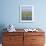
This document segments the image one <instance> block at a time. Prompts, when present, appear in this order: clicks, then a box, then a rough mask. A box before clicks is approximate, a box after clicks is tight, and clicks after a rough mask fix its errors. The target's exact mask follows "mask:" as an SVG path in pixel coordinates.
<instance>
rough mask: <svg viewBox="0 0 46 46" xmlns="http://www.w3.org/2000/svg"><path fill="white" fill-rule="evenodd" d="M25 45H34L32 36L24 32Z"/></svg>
mask: <svg viewBox="0 0 46 46" xmlns="http://www.w3.org/2000/svg"><path fill="white" fill-rule="evenodd" d="M24 46H32V36H31V35H27V33H25V34H24Z"/></svg>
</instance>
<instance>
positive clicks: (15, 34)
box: [3, 32, 23, 36]
mask: <svg viewBox="0 0 46 46" xmlns="http://www.w3.org/2000/svg"><path fill="white" fill-rule="evenodd" d="M3 35H4V36H23V32H4V33H3Z"/></svg>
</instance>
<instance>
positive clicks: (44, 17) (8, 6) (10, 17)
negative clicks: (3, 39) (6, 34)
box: [0, 0, 46, 32]
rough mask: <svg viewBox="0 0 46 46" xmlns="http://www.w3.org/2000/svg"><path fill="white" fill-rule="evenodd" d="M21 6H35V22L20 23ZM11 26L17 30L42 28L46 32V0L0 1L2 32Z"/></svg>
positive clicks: (0, 25)
mask: <svg viewBox="0 0 46 46" xmlns="http://www.w3.org/2000/svg"><path fill="white" fill-rule="evenodd" d="M20 4H21V5H22V4H25V5H28V4H29V5H33V6H34V16H35V22H31V23H20V22H19V5H20ZM9 24H13V25H14V26H15V27H16V28H29V27H30V28H31V27H32V28H36V27H40V28H42V29H43V30H44V31H45V32H46V0H0V31H1V29H2V27H3V28H4V27H5V26H7V25H9ZM39 25H40V26H39Z"/></svg>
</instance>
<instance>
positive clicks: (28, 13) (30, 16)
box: [20, 5, 35, 22]
mask: <svg viewBox="0 0 46 46" xmlns="http://www.w3.org/2000/svg"><path fill="white" fill-rule="evenodd" d="M34 20H35V19H34V6H33V5H20V22H34Z"/></svg>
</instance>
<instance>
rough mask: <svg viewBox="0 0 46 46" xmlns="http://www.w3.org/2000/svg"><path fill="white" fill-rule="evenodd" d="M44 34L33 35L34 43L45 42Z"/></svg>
mask: <svg viewBox="0 0 46 46" xmlns="http://www.w3.org/2000/svg"><path fill="white" fill-rule="evenodd" d="M43 43H44V36H32V44H43Z"/></svg>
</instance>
